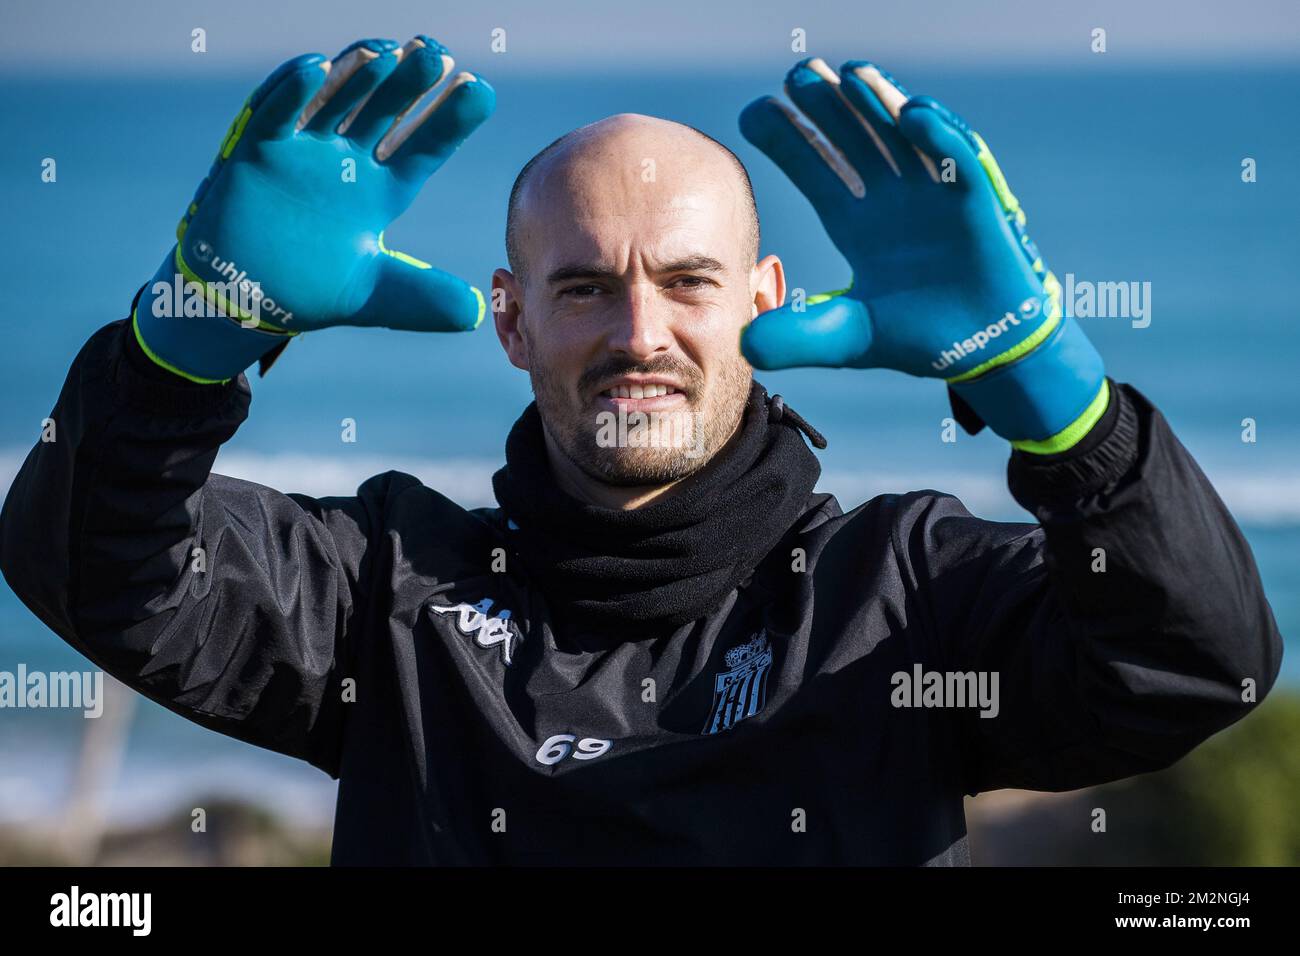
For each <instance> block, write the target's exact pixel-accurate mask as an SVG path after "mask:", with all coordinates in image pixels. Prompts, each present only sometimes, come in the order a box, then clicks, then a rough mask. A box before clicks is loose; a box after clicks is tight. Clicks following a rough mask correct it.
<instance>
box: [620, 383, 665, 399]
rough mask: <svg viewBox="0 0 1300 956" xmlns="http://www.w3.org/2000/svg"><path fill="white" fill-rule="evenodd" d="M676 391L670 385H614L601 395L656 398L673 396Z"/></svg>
mask: <svg viewBox="0 0 1300 956" xmlns="http://www.w3.org/2000/svg"><path fill="white" fill-rule="evenodd" d="M676 393H677V389H675V388H673V387H672V386H671V385H615V386H614V387H613V388H607V389H605V391H604V392H603V393H602V394H604V395H605V396H606V397H608V398H658V397H659V396H660V395H675V394H676Z"/></svg>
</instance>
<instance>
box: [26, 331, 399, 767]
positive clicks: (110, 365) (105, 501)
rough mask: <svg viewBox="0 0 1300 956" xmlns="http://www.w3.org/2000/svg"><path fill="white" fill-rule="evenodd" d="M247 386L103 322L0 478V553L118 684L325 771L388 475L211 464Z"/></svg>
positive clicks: (244, 404) (46, 616)
mask: <svg viewBox="0 0 1300 956" xmlns="http://www.w3.org/2000/svg"><path fill="white" fill-rule="evenodd" d="M249 402H250V392H249V387H248V382H247V379H246V378H245V377H244V376H243V375H239V376H238V377H236V378H235V379H232V380H230V381H229V382H227V383H225V384H217V385H196V384H192V383H189V382H186V381H184V380H181V379H180V378H179V377H175V376H172V375H171V373H170V372H166V371H164V370H162V369H161V368H158V367H157V366H155V365H153V364H152V363H151V362H150V361H149V359H148V358H146V357H145V356H144V354H143V352H142V351H141V350H140V348H139V346H138V344H137V343H136V342H135V340H134V337H133V332H132V328H131V323H130V321H129V320H126V321H119V322H114V323H111V324H109V325H107V326H105V327H104V328H102V329H100V330H99V331H98V332H96V333H95V334H94V335H93V336H92V337H91V338H90V339H89V340H88V341H87V343H86V344H85V345H84V346H83V347H82V349H81V351H80V353H79V354H78V355H77V357H76V360H75V361H74V362H73V364H72V368H71V370H70V372H69V373H68V377H67V380H66V382H65V383H64V386H63V389H62V392H61V393H60V395H59V399H58V402H57V404H56V405H55V407H54V410H53V411H52V412H51V413H50V416H49V421H47V423H46V428H45V432H44V433H43V435H42V440H41V441H39V442H37V444H36V446H35V447H34V448H33V449H32V451H31V452H30V453H29V454H28V456H27V458H26V460H25V461H24V463H23V465H22V468H21V469H20V471H19V472H18V475H17V477H16V478H15V479H14V482H13V484H12V485H11V487H10V489H9V493H8V496H7V498H6V500H5V503H4V510H3V513H0V569H3V572H4V576H5V578H6V580H7V581H8V582H9V584H10V586H11V587H12V588H13V590H14V591H15V593H17V595H18V596H19V597H20V598H21V599H22V600H23V602H24V603H25V604H26V605H27V606H28V607H29V608H30V609H31V610H32V611H33V612H34V613H35V614H36V615H37V616H38V617H39V618H40V619H41V620H42V621H44V622H45V623H46V624H47V625H48V626H49V627H50V628H51V629H52V630H53V631H54V632H55V633H57V634H58V635H59V636H60V637H62V638H63V639H64V640H65V641H67V642H68V643H69V644H71V645H72V646H73V647H74V648H76V649H77V650H78V651H80V652H81V653H82V654H84V655H85V656H86V657H88V658H90V660H92V661H93V662H94V663H95V664H97V665H98V666H99V667H101V668H103V669H104V670H105V671H107V672H109V673H110V674H112V675H113V676H114V677H116V678H117V679H119V680H121V681H122V682H123V683H125V684H127V685H129V686H130V687H132V688H134V689H136V690H137V691H139V692H141V693H142V694H144V695H145V696H147V697H149V698H151V699H153V700H155V701H157V702H158V703H160V704H162V705H163V706H165V707H167V708H169V709H171V710H173V711H175V712H176V713H179V714H181V715H182V716H184V717H187V718H189V719H190V720H193V721H195V722H196V723H199V724H201V725H203V726H205V727H208V728H210V729H213V730H217V731H219V732H221V733H224V734H228V735H230V736H232V737H236V738H238V739H240V740H244V741H248V742H249V743H253V744H256V745H258V746H262V747H267V748H269V749H271V750H276V751H279V752H281V753H285V754H289V755H291V756H294V757H299V758H302V759H304V760H307V761H309V762H310V763H312V764H313V765H315V766H317V767H319V768H321V769H323V770H325V771H326V772H327V773H329V774H331V775H332V776H337V768H338V762H339V750H340V745H341V737H342V723H343V720H344V709H345V707H344V704H343V703H342V695H341V686H340V685H341V681H342V679H343V678H344V677H345V676H348V673H349V667H350V661H351V658H352V655H353V651H354V645H355V643H356V641H357V640H358V636H359V635H358V630H359V622H360V621H361V620H362V619H363V615H364V602H365V595H364V593H363V588H362V586H361V585H362V582H363V581H364V580H365V576H366V563H367V547H366V545H367V541H368V539H369V537H370V534H371V532H372V530H373V529H374V528H375V527H376V526H377V523H378V520H379V519H378V509H379V507H380V505H381V504H382V500H383V498H384V495H385V485H386V483H388V482H389V481H390V478H389V476H378V477H376V478H373V479H371V480H370V481H369V482H367V483H366V484H364V485H362V486H361V489H359V494H358V496H357V497H350V498H327V499H312V498H309V497H306V496H303V495H284V494H281V493H279V492H277V491H273V490H272V489H270V488H265V487H262V486H260V485H256V484H253V483H251V482H247V481H239V480H236V479H233V478H227V477H224V476H221V475H213V474H210V473H209V472H210V469H211V467H212V462H213V459H214V458H215V457H216V454H217V449H218V447H219V446H220V445H221V443H222V442H224V441H226V440H227V439H229V438H230V437H231V436H232V435H233V434H234V433H235V430H236V429H237V428H238V427H239V425H240V423H242V422H243V420H244V418H245V417H246V416H247V414H248V407H249ZM390 474H395V473H390ZM410 480H413V479H410Z"/></svg>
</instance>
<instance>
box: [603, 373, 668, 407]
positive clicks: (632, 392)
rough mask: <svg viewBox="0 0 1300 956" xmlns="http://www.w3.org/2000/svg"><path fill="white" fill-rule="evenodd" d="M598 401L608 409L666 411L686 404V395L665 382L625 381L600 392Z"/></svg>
mask: <svg viewBox="0 0 1300 956" xmlns="http://www.w3.org/2000/svg"><path fill="white" fill-rule="evenodd" d="M596 401H597V404H599V405H600V406H601V407H603V408H606V409H619V408H623V409H625V410H626V411H630V412H631V411H645V412H650V411H666V410H668V409H672V408H678V407H680V406H682V405H684V404H686V393H685V391H684V390H683V389H681V388H680V387H679V386H677V385H675V384H673V383H671V382H667V381H663V380H658V381H656V380H626V379H625V380H621V381H618V382H615V383H613V384H611V385H609V386H607V387H606V388H604V389H602V390H601V391H600V392H598V393H597V394H596Z"/></svg>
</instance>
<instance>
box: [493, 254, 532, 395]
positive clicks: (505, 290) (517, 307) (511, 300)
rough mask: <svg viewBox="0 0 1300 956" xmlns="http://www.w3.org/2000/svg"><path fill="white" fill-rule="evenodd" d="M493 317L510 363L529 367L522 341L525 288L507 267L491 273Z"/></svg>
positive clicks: (526, 345) (519, 366)
mask: <svg viewBox="0 0 1300 956" xmlns="http://www.w3.org/2000/svg"><path fill="white" fill-rule="evenodd" d="M491 305H492V321H493V322H495V323H496V327H497V338H498V339H500V340H501V347H502V348H503V349H505V350H506V356H507V357H508V358H509V359H510V364H511V365H513V366H514V367H515V368H520V369H523V370H524V371H525V372H526V371H528V343H527V342H525V341H524V332H523V318H524V290H523V288H522V287H521V285H520V283H519V280H518V279H516V278H515V277H514V274H513V273H512V272H511V271H510V270H509V269H497V270H496V271H495V272H493V273H492V303H491Z"/></svg>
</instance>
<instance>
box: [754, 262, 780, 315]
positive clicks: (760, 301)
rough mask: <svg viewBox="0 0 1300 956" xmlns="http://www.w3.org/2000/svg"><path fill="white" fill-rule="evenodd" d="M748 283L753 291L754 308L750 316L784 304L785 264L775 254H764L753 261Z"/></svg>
mask: <svg viewBox="0 0 1300 956" xmlns="http://www.w3.org/2000/svg"><path fill="white" fill-rule="evenodd" d="M749 284H750V288H751V289H753V292H754V310H753V314H752V315H751V316H750V318H754V317H756V316H758V315H760V314H761V313H763V312H768V311H770V310H772V309H779V308H781V306H783V305H785V266H783V265H782V264H781V260H780V259H779V258H777V257H776V256H764V257H763V258H762V259H760V260H759V261H758V262H756V263H754V271H753V272H752V273H751V278H750V283H749Z"/></svg>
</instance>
